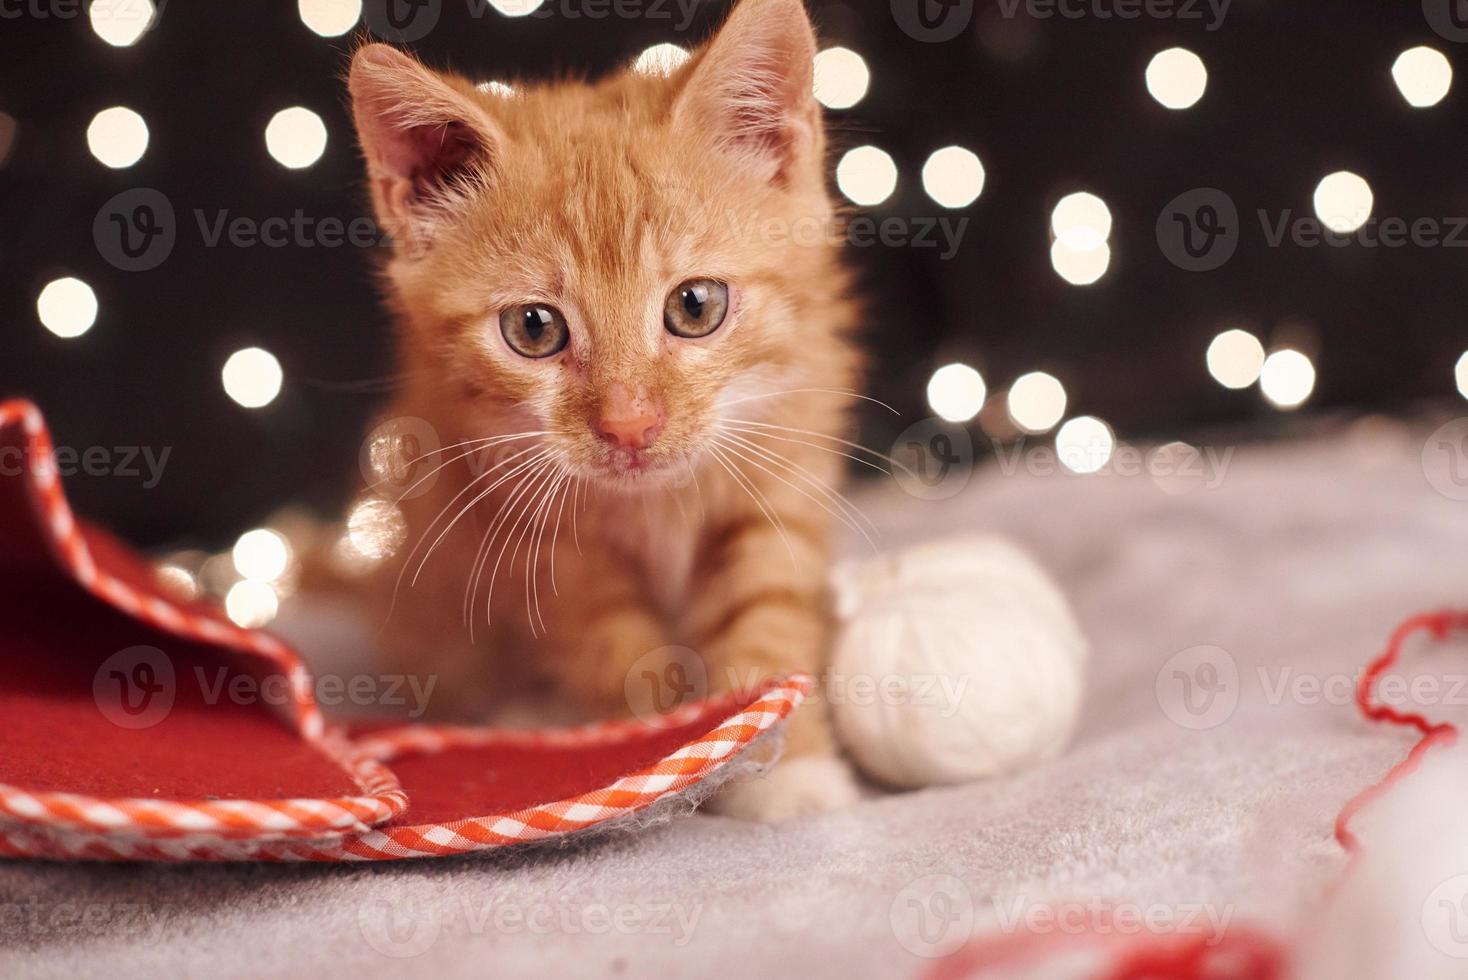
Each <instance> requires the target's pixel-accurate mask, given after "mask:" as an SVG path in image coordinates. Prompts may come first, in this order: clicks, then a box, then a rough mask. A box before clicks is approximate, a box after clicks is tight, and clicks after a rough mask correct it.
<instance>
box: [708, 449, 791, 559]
mask: <svg viewBox="0 0 1468 980" xmlns="http://www.w3.org/2000/svg"><path fill="white" fill-rule="evenodd" d="M709 452H710V453H711V454H712V455H713V457H714V459H716V460H718V461H719V465H720V466H722V467H724V469H725V470H727V471H728V473H729V476H731V477H733V479H734V482H735V483H737V484H738V485H739V486H740V488H741V489H743V490H744V492H745V493H746V494H748V495H749V499H750V500H752V501H754V505H755V506H756V507H758V508H759V509H760V513H762V514H764V515H765V519H766V520H768V521H769V522H770V526H771V527H773V528H774V529H775V530H776V531H777V532H778V533H779V535H780V540H781V541H784V542H785V550H786V551H788V552H790V562H791V564H792V565H794V566H795V567H796V568H797V569H798V568H799V567H800V559H799V558H797V557H796V556H795V546H794V545H792V544H791V543H790V537H789V535H787V534H786V533H785V522H784V521H781V520H780V518H779V517H778V516H776V515H775V514H774V513H773V512H772V511H771V510H770V508H769V507H768V506H767V503H768V501H767V500H766V499H765V496H764V494H763V493H761V492H760V489H759V487H757V486H755V484H754V481H752V480H750V479H749V477H748V476H746V475H745V474H744V472H743V471H742V470H740V469H739V464H738V463H732V464H731V461H729V460H727V459H726V458H725V457H724V454H723V452H722V451H720V449H719V447H718V446H714V445H711V446H709Z"/></svg>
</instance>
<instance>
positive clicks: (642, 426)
mask: <svg viewBox="0 0 1468 980" xmlns="http://www.w3.org/2000/svg"><path fill="white" fill-rule="evenodd" d="M662 429H663V411H662V406H660V405H659V404H658V403H657V401H656V400H654V399H653V398H651V397H649V396H648V394H647V392H646V391H645V390H639V391H638V392H637V393H636V394H633V393H632V392H630V391H628V390H627V389H626V388H625V387H623V386H622V385H614V386H612V388H611V390H610V391H608V392H607V396H606V399H605V400H604V401H603V402H602V406H601V412H600V415H599V417H598V418H597V420H596V434H597V435H599V436H601V437H602V439H603V440H605V441H606V442H608V443H610V444H612V445H613V446H616V447H617V448H618V449H646V448H647V447H648V446H651V445H652V441H653V440H654V439H656V438H657V437H658V433H659V432H661V431H662Z"/></svg>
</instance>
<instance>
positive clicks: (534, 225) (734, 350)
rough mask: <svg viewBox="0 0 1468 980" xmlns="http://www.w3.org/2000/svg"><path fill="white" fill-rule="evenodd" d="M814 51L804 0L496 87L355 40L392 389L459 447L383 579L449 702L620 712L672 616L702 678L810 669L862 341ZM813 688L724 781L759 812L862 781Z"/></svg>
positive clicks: (419, 658) (421, 667) (835, 797)
mask: <svg viewBox="0 0 1468 980" xmlns="http://www.w3.org/2000/svg"><path fill="white" fill-rule="evenodd" d="M815 52H816V46H815V37H814V34H813V31H812V29H811V24H810V21H809V18H808V16H807V14H806V11H805V8H804V6H803V4H802V3H801V0H742V2H741V3H739V4H738V5H737V7H736V9H735V10H734V11H733V13H732V14H731V15H730V17H729V19H728V22H727V23H726V24H725V25H724V27H723V28H722V29H721V31H720V32H719V33H718V35H717V36H716V37H715V38H714V39H713V40H712V41H710V42H709V43H708V44H707V45H706V46H705V47H704V48H703V49H702V50H700V51H698V52H696V53H695V54H694V56H693V57H692V58H691V59H690V60H689V61H688V62H687V63H686V64H685V65H683V66H682V67H681V68H679V69H678V70H677V71H675V72H674V73H672V74H671V75H670V76H668V77H647V76H643V75H639V74H636V73H633V72H631V71H627V72H623V73H620V74H617V75H614V76H612V77H610V78H607V79H605V80H602V81H599V82H597V83H595V84H586V83H581V82H572V81H567V82H553V83H547V84H540V85H536V84H529V85H522V86H518V87H517V88H516V89H515V90H514V92H513V93H511V94H495V93H491V92H483V91H480V90H478V89H476V87H475V86H474V85H473V84H472V83H470V82H469V81H468V80H466V79H464V78H461V77H458V76H455V75H449V74H440V73H437V72H434V71H431V70H429V69H427V68H425V67H424V66H423V65H421V64H420V63H418V62H417V61H416V60H414V59H413V58H411V57H409V56H408V55H405V54H403V53H401V52H399V51H397V50H395V49H393V48H390V47H387V46H385V45H380V44H372V45H368V46H366V47H363V48H362V49H361V50H359V51H358V52H357V54H356V57H355V59H354V60H353V63H352V68H351V76H350V83H349V84H350V90H351V96H352V107H353V113H354V116H355V119H356V124H357V128H358V133H359V136H360V140H361V144H362V148H363V151H364V155H365V157H366V163H367V175H368V180H369V182H370V185H371V194H372V200H373V204H374V206H375V208H376V210H377V213H378V218H379V221H380V222H381V224H382V226H383V227H384V229H385V230H386V231H387V232H388V233H389V234H390V235H391V236H392V238H393V240H394V241H395V242H396V243H397V244H396V246H395V249H394V251H393V253H392V257H391V259H390V261H389V263H388V265H387V268H386V282H387V288H388V292H389V295H390V300H391V303H392V305H393V307H394V308H395V311H396V313H397V315H398V319H399V326H400V340H399V361H400V367H401V368H402V370H403V376H404V378H405V379H406V380H405V382H404V385H403V389H402V390H401V392H400V393H399V395H398V396H397V399H396V401H395V402H394V403H393V405H392V406H391V408H390V409H389V412H388V414H389V416H409V417H416V418H421V419H425V420H427V421H428V422H430V423H431V424H432V425H433V426H434V427H435V428H436V429H437V430H438V432H439V434H440V436H441V437H442V439H443V442H444V444H445V446H446V447H447V448H446V449H445V451H444V452H443V453H442V454H441V455H440V456H439V457H437V458H436V459H434V460H431V461H430V463H431V465H434V466H436V465H439V464H446V465H444V467H443V469H442V470H441V471H439V473H438V474H437V477H438V478H437V480H436V482H434V483H433V485H432V489H431V490H430V491H429V492H427V493H424V494H422V495H420V496H411V498H410V499H405V500H404V501H403V502H402V508H403V511H404V514H405V517H406V520H407V524H408V536H407V539H406V540H407V543H408V544H407V546H405V548H404V554H403V555H401V556H400V558H399V560H398V561H397V562H396V563H395V564H392V565H390V566H389V567H387V568H385V569H384V570H383V573H382V575H381V583H380V586H381V591H380V593H378V595H379V598H380V599H381V602H382V603H383V605H384V607H385V606H386V604H387V603H388V602H389V601H391V602H393V603H394V608H393V611H392V614H391V616H390V617H389V619H388V623H387V627H386V639H387V642H388V644H389V646H390V648H391V649H392V650H394V651H395V654H396V656H397V657H399V658H400V659H401V660H402V661H404V662H406V663H407V664H410V665H411V669H412V670H414V671H416V672H432V673H437V674H439V675H440V676H441V681H440V683H439V686H438V689H439V691H440V692H451V693H452V695H453V696H456V697H457V699H458V700H459V702H460V704H461V705H462V706H464V707H466V708H467V707H477V706H478V705H479V704H480V702H481V701H483V700H484V699H486V698H489V697H504V696H506V695H513V694H514V693H517V692H520V691H524V690H530V689H534V688H535V687H536V686H540V687H542V688H544V687H546V686H549V687H550V688H551V689H552V690H553V691H554V692H555V695H556V696H557V697H558V698H561V699H566V700H569V701H570V702H571V703H572V704H574V705H575V706H576V707H577V708H578V709H579V710H580V711H581V713H583V714H586V715H590V716H594V717H605V716H608V715H609V714H615V713H625V712H626V711H628V710H629V708H633V709H635V708H637V707H638V705H629V704H628V700H629V693H628V692H629V690H632V689H633V688H636V687H637V685H631V686H630V687H629V685H628V684H627V682H626V679H627V676H628V673H629V671H630V670H632V669H633V668H634V666H637V667H638V669H639V670H640V669H642V668H643V667H646V665H647V664H648V662H649V661H648V659H647V658H648V657H649V655H653V657H654V659H656V658H658V657H662V656H664V653H662V652H659V651H665V648H667V647H669V646H671V645H683V646H686V647H688V648H691V649H693V650H695V651H697V653H698V656H699V657H700V658H701V661H702V663H703V664H704V665H705V666H706V668H707V681H708V687H709V689H710V691H711V692H715V693H716V692H718V691H719V690H721V689H727V688H729V687H731V686H735V685H740V686H743V685H750V684H753V683H756V682H757V681H759V680H760V679H762V678H765V677H768V676H771V675H774V674H781V673H786V672H790V671H797V670H799V671H807V672H810V673H814V674H819V673H820V671H821V670H822V668H823V666H824V662H825V656H826V648H827V637H828V633H829V628H830V626H829V622H828V609H827V593H826V583H827V571H828V555H829V551H830V537H831V533H832V524H833V521H834V520H836V519H838V518H840V517H841V516H842V515H844V514H847V513H849V512H848V511H847V509H846V505H845V503H844V501H843V500H841V498H840V497H839V495H838V494H837V493H836V492H835V490H834V489H833V488H834V487H835V486H836V485H837V484H838V483H839V481H840V478H841V472H842V466H841V464H842V463H843V462H844V460H843V458H842V455H841V450H842V449H843V446H842V443H841V441H840V440H841V439H842V438H843V437H844V435H845V433H846V430H847V427H848V423H847V417H846V409H847V407H848V406H849V405H850V398H849V397H843V396H842V394H841V393H842V392H843V391H849V390H850V389H851V388H852V386H853V385H854V384H855V383H856V381H857V376H858V370H859V363H860V357H859V354H858V352H857V350H856V348H855V346H854V344H853V340H852V338H851V334H852V331H853V327H854V323H855V319H856V311H855V307H854V304H853V302H852V300H851V299H850V298H849V296H848V286H849V282H848V276H847V274H846V272H845V271H844V270H843V267H842V265H841V264H840V261H839V254H838V253H839V250H838V247H837V245H836V243H835V242H834V241H833V236H832V235H831V234H830V233H829V229H830V228H831V227H832V218H833V207H834V206H833V203H832V201H831V198H830V196H829V194H828V191H827V186H826V161H825V134H824V129H823V123H822V117H821V111H820V107H819V105H818V104H817V103H816V101H815V99H814V97H813V94H812V59H813V57H814V55H815ZM458 443H462V447H461V448H457V449H456V448H453V447H454V444H458ZM480 450H483V451H484V452H483V453H481V452H479V451H480ZM466 451H467V452H470V453H472V454H474V455H471V456H467V457H463V456H461V454H463V453H465V452H466ZM476 461H477V463H478V465H475V463H476ZM409 548H411V550H409ZM466 622H468V623H472V634H473V635H472V639H471V635H470V634H471V629H470V627H468V626H466ZM655 652H658V653H655ZM825 711H826V706H825V705H824V704H823V703H820V701H819V700H818V701H817V703H815V704H812V705H810V706H808V707H807V708H805V709H803V710H802V711H800V712H798V713H797V714H796V717H795V719H794V721H793V723H792V726H791V728H790V730H789V732H788V734H787V738H786V754H785V757H784V761H782V762H781V763H780V764H779V765H778V766H777V767H776V768H775V769H773V770H772V771H771V772H770V773H769V774H768V775H766V776H764V777H763V778H760V779H753V780H748V781H745V782H739V783H735V784H732V785H730V786H728V787H726V788H725V789H724V790H723V791H722V793H721V794H720V796H719V798H718V799H717V800H716V801H715V806H717V807H719V808H721V809H722V810H723V811H724V812H727V813H732V814H735V815H740V816H745V817H750V818H754V819H770V820H773V819H780V818H783V817H786V816H791V815H795V814H799V813H803V812H809V811H813V810H818V809H825V808H828V807H831V806H836V805H840V804H842V803H844V802H847V801H848V800H850V799H852V798H853V797H854V795H855V789H854V782H853V780H852V778H851V775H850V771H849V769H848V768H847V765H846V763H845V762H844V760H842V759H841V757H840V756H839V754H838V750H837V748H836V745H835V743H834V740H833V737H832V734H831V730H830V725H829V723H828V719H827V717H826V715H825Z"/></svg>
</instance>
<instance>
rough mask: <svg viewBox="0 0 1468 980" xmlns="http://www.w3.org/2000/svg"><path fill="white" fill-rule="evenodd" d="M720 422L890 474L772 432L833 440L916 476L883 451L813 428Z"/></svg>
mask: <svg viewBox="0 0 1468 980" xmlns="http://www.w3.org/2000/svg"><path fill="white" fill-rule="evenodd" d="M720 424H721V425H724V426H725V427H728V428H737V429H740V431H743V432H746V433H748V434H750V435H762V436H765V437H766V438H768V439H778V440H780V441H782V442H789V443H794V444H796V445H799V446H809V447H810V448H812V449H819V450H821V451H822V452H828V453H832V454H833V455H836V456H845V457H846V458H847V459H849V460H853V461H855V462H857V463H861V464H862V465H863V466H870V467H871V468H872V469H874V470H876V471H877V472H878V473H883V474H888V475H890V473H889V471H888V470H885V469H883V468H882V467H880V466H878V465H876V464H875V463H873V462H872V461H871V460H868V459H863V458H861V457H860V456H853V455H852V454H851V453H847V452H842V451H840V450H838V449H832V448H831V447H830V446H823V445H821V444H820V443H818V442H808V441H806V440H803V439H794V438H790V437H789V436H780V435H774V434H773V433H774V432H782V433H783V432H789V433H794V434H795V435H801V436H811V437H813V438H816V439H826V440H828V441H830V442H834V443H837V444H839V445H842V446H849V447H850V448H852V449H855V450H857V451H859V452H863V453H867V454H869V455H871V456H873V457H875V458H877V459H879V460H881V461H882V462H884V463H887V464H889V465H891V466H894V467H896V468H898V469H900V470H902V471H903V472H904V473H906V474H907V475H908V476H911V477H913V478H916V477H917V474H916V473H914V472H913V471H912V470H911V469H909V468H908V467H907V466H905V465H904V464H902V463H900V462H898V461H897V460H895V459H893V458H892V457H891V456H888V455H886V454H885V453H879V452H877V451H876V450H875V449H869V448H868V447H866V446H863V445H862V444H861V443H859V442H852V441H851V440H849V439H842V438H840V437H839V436H833V435H827V434H826V433H824V432H817V431H815V430H814V429H797V428H792V427H791V426H788V425H774V424H773V423H770V422H754V421H751V420H749V419H722V420H720ZM761 430H765V431H761Z"/></svg>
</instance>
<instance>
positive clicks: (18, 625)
mask: <svg viewBox="0 0 1468 980" xmlns="http://www.w3.org/2000/svg"><path fill="white" fill-rule="evenodd" d="M25 444H26V440H25V438H24V434H23V433H22V431H21V429H20V427H19V426H14V425H12V426H5V427H0V449H3V448H5V447H21V448H22V449H23V448H24V447H25ZM31 462H33V461H31ZM42 527H43V525H42V518H41V516H40V515H39V514H38V513H37V509H36V507H35V506H34V505H33V503H32V500H31V490H30V479H29V477H28V476H26V475H24V474H15V473H12V472H7V473H6V474H5V475H0V783H5V784H8V785H11V786H17V787H20V788H22V789H26V790H30V791H36V792H47V791H50V792H67V793H79V794H84V795H87V796H94V797H101V798H154V799H171V800H179V801H199V800H206V799H264V800H269V799H286V798H331V797H339V796H352V795H357V794H358V787H357V786H356V784H355V782H354V781H353V780H352V779H351V778H350V777H349V776H348V775H347V773H346V772H345V771H344V770H343V769H342V768H341V767H340V766H339V765H338V764H337V763H336V762H335V761H333V760H331V759H329V758H328V757H327V756H326V755H324V754H323V753H322V752H321V751H320V750H319V749H318V748H316V747H315V746H313V745H311V744H310V743H308V742H306V741H305V740H304V739H303V738H302V737H301V736H300V735H299V734H298V733H297V732H296V731H295V730H294V729H293V728H291V727H290V726H289V725H288V724H287V723H286V722H285V721H284V720H282V718H281V717H280V714H279V711H278V710H277V709H274V708H272V707H271V706H270V705H268V704H266V703H264V702H263V701H262V700H261V698H260V696H259V695H260V692H262V691H264V690H265V689H266V687H267V686H268V682H269V681H270V680H272V679H273V680H275V681H278V680H279V679H280V673H279V669H278V668H277V667H276V666H275V665H273V664H271V663H269V662H267V661H265V660H263V659H262V658H260V657H258V656H254V655H250V654H247V653H244V652H235V651H230V650H227V649H224V648H221V647H217V646H213V645H209V644H204V643H198V642H190V641H186V640H182V639H179V638H177V637H175V636H173V635H172V634H169V633H167V632H164V631H162V630H159V629H157V628H154V627H151V626H149V625H147V624H145V623H143V622H141V621H138V620H135V619H133V618H132V617H130V616H128V615H126V614H124V613H122V612H119V611H117V610H116V609H114V608H113V607H112V606H111V605H109V604H108V603H106V602H105V601H103V600H102V599H100V598H97V597H96V596H94V595H92V594H91V593H89V592H88V591H87V590H86V589H84V588H83V587H82V586H81V585H79V584H78V583H77V582H76V581H75V580H74V579H73V578H72V577H71V576H70V575H69V574H68V573H67V572H66V571H65V570H64V567H63V565H62V562H61V559H60V558H59V557H58V556H57V554H56V552H55V550H54V549H53V547H52V546H51V544H50V542H49V540H48V535H47V534H46V533H45V532H44V531H43V530H42ZM86 537H87V541H88V546H89V550H90V551H91V553H92V557H93V558H94V560H95V561H96V563H97V566H98V567H99V568H100V569H103V570H104V571H106V573H107V574H109V575H111V576H113V577H115V578H117V579H119V580H121V581H123V582H125V583H127V584H128V585H130V586H132V587H133V588H134V589H137V590H138V591H140V592H144V593H148V594H152V595H158V594H159V591H158V588H157V585H156V583H155V581H154V580H153V575H152V571H151V568H150V567H149V566H148V565H147V564H146V563H145V562H143V561H142V560H141V559H139V558H138V557H137V556H135V555H134V554H133V553H132V552H130V551H129V550H128V549H127V548H126V547H125V546H124V545H122V544H120V543H119V542H117V541H115V540H114V539H113V538H111V537H110V536H108V535H106V534H105V533H103V532H101V531H95V530H92V529H87V530H86ZM191 611H193V612H195V613H201V614H204V615H209V616H213V617H216V618H217V617H218V615H219V614H218V611H217V610H214V609H212V608H208V607H205V606H202V605H199V606H194V607H192V609H191ZM140 645H145V646H152V647H156V648H158V649H159V650H161V651H162V652H163V653H164V654H165V655H166V657H167V659H168V662H169V663H170V665H171V667H172V672H173V684H172V693H173V704H172V707H171V708H170V709H169V710H168V712H167V713H166V715H164V716H163V717H162V719H161V720H159V721H158V722H157V723H156V724H153V725H150V726H149V727H146V728H138V729H131V728H126V727H120V726H118V725H117V724H115V723H114V722H113V721H111V720H109V718H108V717H107V716H106V715H105V714H104V712H103V711H102V710H101V709H100V708H99V706H98V701H97V696H96V695H95V694H94V681H95V680H96V678H97V676H98V673H99V668H100V667H102V666H103V664H104V662H105V661H107V660H108V658H109V657H111V656H112V655H113V654H115V653H117V652H118V651H121V650H124V649H126V648H130V647H135V646H140ZM103 673H104V676H105V675H106V673H107V672H105V671H104V672H103ZM240 682H243V683H244V690H245V691H246V698H245V699H244V700H240V699H236V698H233V697H231V696H229V695H228V694H227V693H226V692H228V691H229V690H230V689H231V687H232V686H233V685H235V684H237V683H240ZM104 683H105V682H104ZM221 684H222V686H221ZM283 690H284V686H283V685H281V684H279V683H276V684H275V686H274V687H273V688H271V691H272V693H273V694H276V695H279V694H281V693H282V692H283ZM277 700H278V698H277ZM722 714H723V711H722V710H721V709H719V708H717V707H715V708H712V709H710V710H707V711H705V712H704V713H703V714H702V715H701V716H699V717H698V718H697V719H695V720H694V721H692V722H690V723H688V724H685V725H682V726H679V727H676V728H669V729H666V730H658V729H651V728H649V729H648V730H647V731H646V732H645V733H639V734H638V735H637V736H636V737H633V738H623V739H619V740H616V741H614V742H613V743H611V744H606V745H600V746H597V745H588V746H583V747H577V748H567V747H549V746H547V747H539V748H528V747H523V746H522V747H512V746H508V745H503V744H501V745H497V746H491V747H478V748H455V749H449V750H446V751H441V752H436V753H413V754H408V755H406V756H404V757H402V758H399V759H396V760H390V765H391V766H392V768H393V769H394V771H395V772H396V773H397V774H398V775H399V777H400V778H401V780H402V783H403V788H404V789H405V790H406V792H407V793H408V796H409V799H410V801H411V803H410V806H409V808H408V810H407V811H406V812H405V813H404V814H402V815H400V816H399V817H398V819H397V820H396V821H395V823H396V824H400V825H421V824H426V823H438V822H453V821H457V820H462V819H465V818H469V817H478V816H486V815H493V814H498V813H506V812H512V811H515V810H519V809H523V808H526V807H530V806H534V805H536V804H539V803H545V802H549V801H554V800H559V799H565V798H568V797H572V796H577V795H580V794H583V793H587V792H590V791H593V790H596V789H599V788H601V787H603V786H605V785H607V784H609V783H611V782H613V781H615V780H616V779H617V778H619V777H621V776H624V775H627V774H629V773H632V772H636V771H638V770H640V769H643V768H645V767H647V766H649V765H652V764H653V763H655V762H657V761H658V760H659V759H662V758H664V757H665V756H667V755H668V754H669V753H671V752H673V751H674V750H676V749H677V748H678V747H679V746H681V745H683V744H685V743H687V742H688V741H690V740H692V739H695V738H697V737H699V736H701V735H703V734H705V733H707V732H708V731H709V730H711V729H712V728H713V727H714V725H716V724H717V723H718V722H719V721H720V716H721V715H722Z"/></svg>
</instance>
